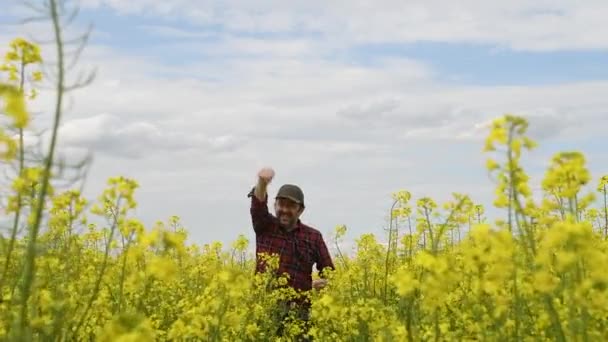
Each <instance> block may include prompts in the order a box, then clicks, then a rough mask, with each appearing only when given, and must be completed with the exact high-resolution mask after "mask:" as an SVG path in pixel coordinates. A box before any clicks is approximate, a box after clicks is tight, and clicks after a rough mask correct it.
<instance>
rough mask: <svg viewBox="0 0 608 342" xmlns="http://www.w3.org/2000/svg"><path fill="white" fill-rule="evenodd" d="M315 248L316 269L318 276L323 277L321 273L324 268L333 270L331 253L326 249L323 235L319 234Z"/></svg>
mask: <svg viewBox="0 0 608 342" xmlns="http://www.w3.org/2000/svg"><path fill="white" fill-rule="evenodd" d="M317 249H318V251H319V254H318V256H319V259H318V260H317V270H318V271H319V276H320V277H321V278H325V276H324V275H323V271H324V270H325V269H331V270H335V269H336V268H335V266H334V263H333V261H332V259H331V254H329V250H328V249H327V245H326V244H325V240H324V239H323V235H321V234H319V239H318V240H317Z"/></svg>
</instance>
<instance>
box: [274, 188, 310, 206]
mask: <svg viewBox="0 0 608 342" xmlns="http://www.w3.org/2000/svg"><path fill="white" fill-rule="evenodd" d="M276 198H287V199H290V200H292V201H294V202H296V203H299V204H300V205H302V206H304V193H303V192H302V189H300V187H298V186H297V185H293V184H284V185H283V186H281V187H280V188H279V191H278V192H277V196H276Z"/></svg>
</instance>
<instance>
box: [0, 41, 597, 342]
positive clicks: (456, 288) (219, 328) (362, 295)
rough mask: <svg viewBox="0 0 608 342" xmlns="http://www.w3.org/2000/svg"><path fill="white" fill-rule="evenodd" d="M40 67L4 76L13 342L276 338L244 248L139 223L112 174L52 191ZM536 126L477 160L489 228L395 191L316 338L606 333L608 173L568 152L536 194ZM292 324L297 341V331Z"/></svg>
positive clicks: (267, 285) (21, 51)
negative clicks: (40, 149)
mask: <svg viewBox="0 0 608 342" xmlns="http://www.w3.org/2000/svg"><path fill="white" fill-rule="evenodd" d="M41 62H42V59H41V57H40V52H39V48H38V47H37V46H36V45H33V44H31V43H29V42H27V41H25V40H20V39H17V40H15V41H13V42H11V49H10V52H9V53H8V54H7V55H6V56H5V61H4V64H3V65H2V67H1V68H0V97H1V98H0V105H1V106H2V107H1V109H0V114H1V115H2V116H3V119H2V124H3V126H2V127H1V128H0V144H1V145H0V146H2V149H0V153H1V155H0V157H1V158H2V161H3V163H4V164H5V165H9V166H11V168H10V169H11V170H13V173H12V174H11V175H10V180H9V182H8V183H7V185H6V186H3V187H2V188H1V189H0V191H1V199H2V205H3V206H2V208H3V210H2V213H1V215H2V219H6V220H7V222H9V224H10V226H8V227H6V229H3V230H1V231H0V234H1V235H0V272H1V273H0V336H1V338H2V340H7V339H8V340H27V341H31V340H34V341H68V340H69V341H73V340H99V341H155V340H158V341H162V340H174V341H182V340H187V341H194V340H197V341H201V340H204V341H266V340H273V339H274V335H275V332H276V330H277V327H278V323H277V315H278V312H277V309H276V308H277V303H278V302H279V300H280V299H281V298H285V297H287V296H289V295H290V292H289V291H287V290H286V289H284V288H281V287H280V286H279V287H277V286H273V285H280V283H281V282H283V279H281V278H272V277H271V276H270V275H269V274H268V275H257V276H254V275H253V268H254V260H253V258H252V256H251V255H248V254H247V253H246V250H247V249H248V248H249V247H251V246H249V244H250V242H249V241H247V239H245V238H244V237H243V236H240V237H235V241H234V243H233V244H232V245H230V246H222V245H221V244H219V243H214V244H208V245H202V246H201V245H195V244H190V243H187V242H186V241H187V230H186V229H184V228H183V227H182V226H181V225H180V222H179V219H178V218H177V217H172V218H169V219H168V220H167V221H166V222H163V223H160V222H159V223H158V224H157V225H155V226H154V227H144V226H143V225H142V223H141V222H140V221H138V219H137V218H136V217H134V216H133V215H132V210H133V209H134V208H136V206H137V201H136V195H137V189H138V185H137V182H136V181H135V180H131V179H125V178H122V177H116V178H112V179H110V180H109V181H108V186H107V190H106V191H104V192H103V193H102V194H100V196H99V198H97V199H94V200H91V199H85V198H83V197H82V196H81V195H80V193H79V192H78V191H77V190H75V189H76V188H74V187H72V188H70V187H65V186H61V185H60V184H59V185H58V183H57V182H54V180H56V179H57V178H58V177H59V176H60V175H59V173H60V172H58V171H57V168H56V167H54V164H53V155H54V152H55V151H54V143H51V144H50V147H48V148H49V149H48V151H44V153H42V155H44V156H45V157H44V158H40V159H39V160H36V158H34V157H32V156H29V155H27V154H26V152H27V153H29V152H30V151H25V149H24V145H23V132H24V131H25V130H27V129H28V127H29V125H30V124H31V117H32V116H31V114H30V113H29V112H28V109H27V108H28V106H27V103H28V101H29V100H30V99H31V98H33V97H35V96H36V94H37V91H36V89H37V88H36V85H37V82H39V81H40V80H41V79H42V74H41V73H40V71H39V70H40V69H39V64H40V63H41ZM57 75H58V76H57V78H58V79H57V80H56V81H57V84H58V87H59V88H58V89H61V87H62V86H63V83H62V82H63V81H62V78H61V77H62V75H61V73H58V74H57ZM61 93H62V91H59V92H58V95H57V96H58V101H59V102H60V101H61V96H62V95H61ZM59 107H61V106H59ZM60 119H61V110H60V109H59V110H55V120H56V121H55V122H58V121H60ZM526 132H527V122H526V121H525V120H524V119H523V118H520V117H517V116H512V115H505V116H504V117H502V118H499V119H497V120H496V121H495V122H494V124H493V125H492V127H491V128H490V130H489V131H488V136H487V139H486V144H485V146H483V148H484V149H483V151H484V153H485V155H480V157H481V158H487V161H488V162H487V168H488V172H490V173H491V174H492V175H493V177H494V179H495V180H496V182H497V186H496V193H495V202H494V205H495V206H496V207H498V208H500V209H501V210H502V212H503V213H504V216H503V219H502V220H498V221H496V222H490V221H488V220H486V219H485V217H484V208H483V206H481V205H479V204H476V203H474V202H473V201H472V200H471V199H470V198H469V197H468V196H466V195H465V194H454V196H453V200H452V201H450V202H447V203H436V202H435V201H433V199H431V198H419V199H413V198H411V195H410V194H409V193H408V192H407V191H398V192H396V193H395V194H394V200H395V202H394V203H395V205H394V206H393V209H392V211H391V212H392V215H393V220H394V221H397V220H398V221H399V222H401V225H400V230H399V234H393V232H395V230H391V234H389V236H388V238H389V241H390V243H389V244H388V245H386V244H382V243H381V241H380V240H385V237H377V236H374V235H373V234H365V235H362V236H360V237H359V238H358V239H357V245H356V251H355V253H354V254H347V253H344V251H342V252H341V251H339V250H338V251H337V253H335V255H334V258H335V264H336V266H337V269H336V270H335V272H333V273H331V274H329V279H330V282H329V285H328V287H326V288H325V289H323V290H320V291H315V292H312V293H310V296H311V297H312V299H313V311H312V329H311V331H310V333H311V335H312V336H313V337H314V339H315V340H319V341H371V340H373V341H422V340H435V341H444V340H458V341H461V340H491V341H503V340H525V341H542V340H547V341H555V340H557V341H566V340H567V341H579V340H580V341H602V340H608V273H607V272H605V270H604V269H603V267H605V266H606V265H608V250H607V249H608V243H607V234H608V211H607V205H606V195H607V190H608V176H604V177H592V175H590V173H589V171H588V169H587V168H586V165H585V157H584V155H583V154H582V153H579V152H570V151H566V152H563V153H559V154H557V155H555V156H554V158H553V159H552V160H551V164H550V167H549V168H548V169H547V170H546V173H545V175H544V178H543V180H542V184H539V185H540V186H541V187H542V193H537V194H534V195H533V193H532V191H531V188H532V187H536V186H537V185H536V184H529V179H528V176H527V174H526V172H525V169H524V166H523V165H521V163H520V160H521V157H522V154H524V153H525V152H526V151H528V150H530V149H532V148H534V147H535V143H534V141H533V140H532V137H528V136H527V135H526ZM56 133H57V132H56V130H53V135H52V138H53V139H55V138H56ZM51 141H52V142H53V141H54V140H51ZM33 155H34V156H35V155H36V153H33ZM387 210H388V208H387ZM93 221H95V222H105V223H104V224H94V223H91V222H93ZM3 228H5V227H3ZM346 229H347V228H346V227H345V226H338V227H336V228H335V234H334V235H333V236H326V239H328V242H329V244H330V245H335V246H338V245H339V241H340V239H341V238H342V237H343V236H344V234H345V233H346ZM275 261H276V259H275ZM287 327H288V329H287V332H286V336H285V337H286V338H288V337H289V336H290V335H295V334H298V331H299V329H300V328H299V326H298V324H297V323H293V324H288V326H287Z"/></svg>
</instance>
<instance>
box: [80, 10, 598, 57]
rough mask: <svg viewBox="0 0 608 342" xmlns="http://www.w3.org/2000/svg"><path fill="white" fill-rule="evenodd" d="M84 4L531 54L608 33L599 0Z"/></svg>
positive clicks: (204, 21) (340, 37) (239, 27)
mask: <svg viewBox="0 0 608 342" xmlns="http://www.w3.org/2000/svg"><path fill="white" fill-rule="evenodd" d="M87 2H88V4H89V5H90V6H93V7H95V6H99V5H101V4H102V3H103V4H106V5H109V6H111V7H112V8H114V9H115V10H117V11H118V12H119V13H139V14H147V15H149V14H155V15H161V16H165V17H167V18H172V19H175V18H185V19H189V20H190V22H191V23H192V24H194V25H197V24H200V25H221V26H222V27H224V28H226V29H228V30H233V31H243V32H298V31H305V32H314V33H321V34H323V35H325V36H328V37H331V38H332V40H334V41H350V42H352V43H364V42H417V41H435V42H449V43H455V42H461V43H475V44H492V45H497V46H499V47H505V48H511V49H516V50H532V51H539V50H545V51H546V50H558V49H590V48H593V49H600V48H606V47H608V37H606V35H604V34H602V32H604V31H605V30H606V24H605V20H604V18H605V17H606V15H607V14H608V4H607V3H606V2H604V1H598V0H587V1H548V0H542V1H534V2H531V1H526V0H516V1H509V2H501V3H499V2H487V1H481V0H467V1H459V2H447V1H440V0H433V1H420V0H414V1H398V0H368V1H357V2H352V1H332V2H330V3H327V2H322V1H290V2H288V3H284V2H281V1H275V0H269V1H262V2H255V3H247V2H243V1H213V0H206V1H201V0H196V1H195V0H181V1H172V2H166V1H159V0H132V1H121V0H118V1H117V0H105V1H103V0H95V1H87Z"/></svg>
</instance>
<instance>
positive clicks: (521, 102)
mask: <svg viewBox="0 0 608 342" xmlns="http://www.w3.org/2000/svg"><path fill="white" fill-rule="evenodd" d="M68 2H69V1H68ZM4 8H6V9H7V10H6V11H3V12H2V13H0V25H1V26H0V46H1V47H0V53H2V54H4V52H5V51H6V46H7V45H8V43H9V41H10V40H11V39H13V38H15V37H17V36H23V37H25V38H28V39H38V40H41V41H44V40H48V39H49V38H50V35H49V34H50V33H51V31H52V26H51V24H50V23H49V22H48V21H43V22H34V23H27V24H22V23H21V22H20V21H21V20H22V19H24V18H26V17H29V16H31V14H32V12H31V10H30V9H28V8H26V7H24V6H22V5H21V1H18V0H8V3H7V5H6V6H5V7H4ZM607 15H608V3H607V2H605V1H595V0H586V1H565V0H564V1H562V0H558V1H555V0H552V1H545V0H541V1H534V2H531V1H524V0H514V1H510V2H502V3H498V2H488V1H481V0H465V1H459V2H452V1H438V0H432V1H416V0H411V1H397V0H373V1H363V0H362V1H342V0H338V1H332V2H321V1H316V0H313V1H289V2H285V1H276V0H267V1H259V2H257V1H256V2H247V1H226V0H223V1H215V0H175V1H169V2H168V1H161V0H129V1H123V0H83V1H81V10H80V13H79V16H78V17H77V18H76V19H75V20H74V22H72V23H71V24H70V26H69V27H67V29H66V35H67V37H68V38H73V37H76V36H77V35H79V34H82V33H83V32H84V31H85V29H86V28H87V25H89V24H93V25H94V26H93V28H94V29H93V31H92V35H91V36H90V40H89V41H88V44H87V46H86V49H85V50H84V52H83V53H82V55H81V56H80V59H79V60H78V64H77V65H76V67H77V68H76V69H74V70H72V73H71V74H70V79H75V78H76V77H77V76H78V74H77V72H78V71H81V70H82V71H85V72H86V71H89V70H93V68H94V69H95V70H96V78H95V80H94V82H93V83H92V84H90V85H88V86H87V87H85V88H82V89H78V90H76V91H74V92H73V93H71V97H70V102H69V104H70V106H69V108H68V109H67V110H66V113H65V115H64V117H63V121H62V126H61V135H60V140H59V141H60V148H61V153H62V155H65V156H66V157H67V158H71V157H74V156H76V155H79V153H80V154H82V153H83V152H86V151H90V152H92V153H93V155H94V161H93V164H92V168H91V171H90V174H89V175H88V178H87V182H86V187H85V195H87V196H88V197H89V198H90V199H92V200H94V199H95V198H96V197H97V196H98V195H99V194H100V193H101V191H102V190H103V188H104V187H105V186H106V185H105V182H106V180H107V179H108V178H109V177H113V176H119V175H122V176H126V177H131V178H133V179H136V180H137V181H138V182H139V184H140V188H139V189H138V190H137V192H136V198H137V199H138V203H139V206H138V208H137V210H136V212H135V213H134V215H136V216H137V217H139V218H141V219H142V220H143V221H144V222H145V223H146V224H147V225H148V226H151V225H152V224H153V223H154V222H155V221H157V220H167V219H168V218H169V217H170V216H172V215H177V216H179V217H180V218H181V222H182V224H183V225H184V226H185V227H186V228H187V229H188V231H189V232H190V240H191V241H192V242H196V243H201V244H202V243H209V242H212V241H221V242H223V243H230V242H231V241H233V240H234V239H236V237H237V236H238V235H239V234H244V235H245V236H247V237H248V238H250V240H251V241H252V243H253V241H254V234H253V231H252V228H251V222H250V217H249V199H248V198H247V197H246V195H247V193H248V192H249V190H250V189H251V187H252V186H253V185H254V184H255V181H256V174H257V171H258V170H259V169H260V168H261V167H265V166H270V167H273V168H274V169H275V171H276V177H275V179H274V181H273V183H272V185H271V187H270V192H271V196H272V195H273V194H274V193H275V192H276V190H277V189H278V187H279V186H280V185H281V184H283V183H295V184H298V185H300V186H301V187H302V189H303V191H304V193H305V196H306V204H307V209H306V211H305V212H304V214H303V216H302V220H303V221H304V222H305V223H307V224H309V225H311V226H313V227H315V228H317V229H318V230H319V231H321V232H322V233H323V235H324V236H325V238H326V240H327V242H328V243H329V244H333V242H332V240H331V239H332V233H333V230H334V227H335V226H336V225H339V224H345V225H346V226H347V227H348V234H347V236H346V242H345V243H344V244H345V245H352V241H353V240H354V239H356V238H357V237H358V236H359V235H361V234H364V233H373V234H376V236H377V237H378V239H379V240H381V241H382V240H385V239H386V237H385V232H384V228H385V227H386V224H387V220H386V217H387V214H388V211H389V208H390V206H391V204H392V199H391V193H392V192H394V191H397V190H400V189H405V190H408V191H410V192H411V193H412V195H413V197H414V199H417V198H420V197H423V196H431V197H433V198H434V199H435V200H436V201H438V202H440V203H442V202H444V201H446V200H449V199H450V198H451V194H452V192H461V193H467V194H469V195H470V196H471V198H472V199H473V200H474V201H475V202H477V203H481V204H484V205H486V206H487V207H488V211H489V212H490V213H493V214H497V215H500V214H502V212H501V211H492V210H491V208H489V207H491V205H492V200H493V193H494V184H493V183H492V181H491V180H490V179H489V177H488V175H487V173H486V171H485V168H484V166H485V160H486V157H488V156H487V155H485V154H483V153H482V148H483V140H484V138H485V137H486V135H487V133H488V132H489V131H488V128H487V123H488V122H490V121H491V120H492V119H494V118H496V117H499V116H501V115H503V114H505V113H512V114H516V115H521V116H524V117H526V118H527V119H529V121H530V125H531V126H530V131H529V134H530V136H531V137H532V138H533V139H535V140H536V141H537V142H538V143H539V144H540V147H539V148H538V149H537V150H535V151H533V152H532V153H531V154H530V157H529V158H527V159H526V164H525V167H526V168H527V170H528V171H529V173H530V174H531V176H532V180H533V181H534V182H536V183H534V184H533V188H535V189H538V185H539V184H540V183H539V182H540V179H541V178H542V176H543V172H544V168H545V167H546V165H547V163H548V162H549V160H550V158H551V157H552V156H553V155H554V154H555V153H557V152H559V151H566V150H568V151H570V150H577V151H582V152H584V153H585V155H586V158H587V162H588V166H589V168H590V170H591V172H592V175H593V177H594V182H597V179H599V177H601V175H604V174H608V153H607V152H606V149H605V146H606V144H605V138H604V136H605V132H606V129H607V128H608V115H607V111H608V110H607V108H608V96H606V94H607V93H608V51H607V49H608V35H606V34H605V32H607V31H608V24H606V22H605V20H604V18H605V17H606V16H607ZM52 48H53V46H52V45H43V54H44V56H45V59H46V60H48V61H52V60H53V59H54V54H55V51H54V50H53V49H52ZM71 50H73V48H72V49H71ZM53 105H54V102H53V92H52V90H50V89H48V90H41V95H40V97H39V99H37V100H36V101H35V103H33V104H32V108H35V110H37V111H39V115H38V117H37V119H36V120H38V121H36V123H35V124H36V125H37V126H36V127H39V128H44V127H48V124H49V122H50V121H49V120H50V117H51V109H52V106H53ZM45 125H46V126H45ZM349 241H350V242H349Z"/></svg>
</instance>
